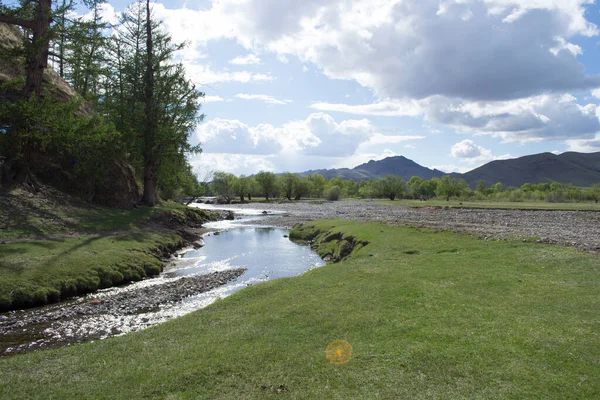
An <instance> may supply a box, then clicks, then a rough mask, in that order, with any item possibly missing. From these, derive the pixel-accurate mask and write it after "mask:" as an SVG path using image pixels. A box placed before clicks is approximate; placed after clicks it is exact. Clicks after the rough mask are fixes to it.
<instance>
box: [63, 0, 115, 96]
mask: <svg viewBox="0 0 600 400" xmlns="http://www.w3.org/2000/svg"><path fill="white" fill-rule="evenodd" d="M83 3H84V4H85V5H86V6H87V7H88V8H89V9H90V10H91V19H89V20H85V19H83V18H79V19H78V20H77V21H75V23H74V24H73V26H72V27H71V29H70V30H69V31H68V32H67V34H68V35H69V36H70V41H69V43H68V45H67V46H65V47H66V48H67V50H68V54H64V51H63V57H65V59H66V61H67V62H68V64H70V65H69V67H70V68H69V69H70V71H69V74H68V78H69V80H70V82H71V85H72V86H73V87H74V88H75V89H76V90H77V91H78V92H79V93H80V94H81V95H82V96H83V97H87V98H93V99H94V100H97V99H98V96H99V88H100V85H101V83H100V77H101V75H102V74H103V70H104V69H105V68H106V67H107V65H106V62H105V61H106V54H105V53H106V51H107V41H108V38H107V37H105V36H104V35H103V34H102V31H103V30H104V29H107V28H108V27H109V25H108V23H107V22H105V21H103V20H102V15H101V12H102V5H103V4H104V3H105V0H83ZM90 93H92V94H93V95H94V96H91V97H90V96H88V95H89V94H90Z"/></svg>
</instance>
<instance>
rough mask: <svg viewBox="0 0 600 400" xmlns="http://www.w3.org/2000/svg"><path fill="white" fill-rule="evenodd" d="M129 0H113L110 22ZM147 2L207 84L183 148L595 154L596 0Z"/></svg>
mask: <svg viewBox="0 0 600 400" xmlns="http://www.w3.org/2000/svg"><path fill="white" fill-rule="evenodd" d="M128 4H129V2H126V1H121V0H119V1H115V0H109V3H107V4H106V5H105V6H104V14H105V18H106V19H108V20H113V21H114V20H116V18H117V16H118V13H119V12H121V11H123V10H124V9H125V8H126V7H127V6H128ZM152 11H153V14H154V16H155V18H157V19H158V20H160V21H162V24H163V29H164V30H166V31H167V32H168V33H169V34H171V36H172V37H173V39H174V40H175V41H178V42H184V41H185V42H186V43H187V47H186V48H185V49H184V50H182V51H181V52H180V53H179V54H178V55H177V57H178V59H179V60H180V61H181V62H182V63H183V64H184V65H185V67H186V71H187V74H188V77H189V79H191V80H192V82H194V83H195V84H196V86H197V87H198V88H199V89H200V90H201V91H202V92H204V93H205V98H204V99H203V101H202V102H201V103H202V104H201V105H202V108H201V111H202V112H203V113H204V115H205V117H204V121H203V122H202V123H201V124H199V125H198V127H197V129H196V130H195V132H193V134H192V135H191V138H190V139H191V141H192V142H193V144H197V143H200V144H201V147H202V148H203V152H202V154H200V155H195V156H192V157H191V158H190V162H191V163H192V165H193V166H194V170H195V172H196V173H197V174H198V175H199V176H200V177H201V178H202V175H203V174H207V173H208V172H209V171H214V170H219V171H226V172H232V173H235V174H236V175H239V174H246V175H249V174H253V173H256V172H258V171H260V170H268V171H273V172H302V171H306V170H310V169H320V168H339V167H349V168H352V167H355V166H357V165H359V164H361V163H363V162H367V161H369V160H371V159H373V160H379V159H383V158H385V157H388V156H394V155H403V156H405V157H407V158H409V159H412V160H414V161H415V162H417V163H419V164H421V165H424V166H427V167H429V168H437V169H440V170H442V171H445V172H452V171H456V172H466V171H468V170H471V169H473V168H476V167H478V166H480V165H482V164H485V163H487V162H489V161H492V160H497V159H506V158H515V157H520V156H524V155H528V154H535V153H541V152H554V153H555V154H559V153H562V152H565V151H580V152H595V151H600V119H599V118H600V28H599V27H600V6H599V5H598V4H596V2H595V1H593V0H188V1H183V0H164V1H162V2H155V3H153V5H152Z"/></svg>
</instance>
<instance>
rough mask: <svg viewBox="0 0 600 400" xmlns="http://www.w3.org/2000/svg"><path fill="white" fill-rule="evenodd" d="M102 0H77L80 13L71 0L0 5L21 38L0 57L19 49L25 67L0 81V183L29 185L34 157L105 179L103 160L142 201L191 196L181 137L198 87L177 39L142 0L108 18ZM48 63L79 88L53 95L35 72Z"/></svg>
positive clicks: (192, 116) (189, 126)
mask: <svg viewBox="0 0 600 400" xmlns="http://www.w3.org/2000/svg"><path fill="white" fill-rule="evenodd" d="M103 3H104V1H103V0H83V3H82V4H80V5H83V6H85V7H86V8H87V10H88V13H87V16H86V17H83V16H81V15H77V14H76V13H75V12H74V10H75V6H76V3H75V2H74V1H73V0H59V1H58V2H57V3H53V1H52V0H21V1H20V2H19V3H18V4H17V5H15V6H5V5H0V22H1V23H6V24H10V25H12V26H15V27H18V29H19V33H20V34H21V35H22V36H23V39H24V40H23V45H22V46H21V47H20V48H15V49H11V50H10V54H2V56H3V57H13V59H14V58H15V57H18V59H20V60H22V62H23V65H24V71H25V74H24V76H23V77H22V78H19V79H15V80H13V81H10V82H5V83H4V84H3V85H2V87H0V95H3V99H2V100H4V99H5V98H9V97H10V100H11V101H2V102H1V104H0V156H2V157H0V186H2V187H5V188H9V187H14V186H15V185H18V184H22V183H23V182H27V181H29V182H32V183H34V184H35V180H36V178H35V174H34V173H33V172H32V165H34V164H35V160H36V159H39V156H40V155H42V156H44V157H47V158H50V159H52V161H53V162H55V163H57V164H59V165H62V166H63V168H65V169H67V170H68V172H69V173H71V174H73V175H74V176H75V178H76V179H79V180H84V181H85V180H88V181H90V180H102V179H109V178H110V177H108V176H107V171H110V169H111V165H113V164H114V163H127V164H129V165H131V166H133V168H134V169H135V172H136V177H137V179H138V181H140V183H142V185H143V196H142V199H141V203H142V204H144V205H150V206H152V205H155V204H156V203H157V201H158V199H159V196H163V197H174V196H176V195H177V194H178V193H185V194H197V193H198V190H199V184H198V182H197V178H196V177H195V175H194V174H193V173H192V168H191V166H190V164H189V162H188V158H187V157H188V156H189V155H190V154H194V153H198V152H200V151H201V149H200V147H199V146H191V145H190V143H189V140H188V139H189V136H190V134H191V133H192V132H193V129H194V128H195V126H196V125H197V124H198V123H199V122H200V121H201V120H202V118H203V115H202V114H201V113H200V102H199V101H200V100H201V98H202V97H203V96H204V94H203V93H202V92H201V91H199V90H198V89H197V88H196V86H195V85H194V84H193V83H192V82H191V81H190V80H189V79H188V78H187V77H186V74H185V70H184V67H183V65H182V64H181V63H179V62H176V60H175V55H176V53H177V51H179V50H181V49H182V48H183V47H184V45H183V44H181V43H174V42H173V41H172V39H171V37H170V36H169V35H168V34H166V33H165V31H164V30H163V29H162V28H161V24H160V23H159V22H158V21H157V20H156V19H155V18H154V17H153V15H152V9H151V3H150V1H149V0H138V1H136V2H134V3H133V4H131V5H130V6H129V7H128V8H127V9H126V10H125V11H124V12H123V13H122V15H121V18H120V21H119V23H117V24H115V25H111V24H109V23H108V22H107V21H104V20H103V18H102V12H101V11H102V6H103ZM50 64H51V65H52V66H53V67H54V69H55V71H56V73H57V74H58V75H59V76H60V77H61V78H63V79H64V80H65V81H66V82H67V83H68V84H69V85H70V86H71V87H72V88H74V89H75V91H76V92H77V93H78V96H76V97H74V98H72V99H68V101H66V102H65V101H59V100H57V99H56V98H55V97H53V88H52V85H48V84H46V82H45V81H44V79H43V76H44V73H45V72H46V70H47V69H48V67H49V65H50ZM15 93H17V94H18V96H16V97H15V96H14V94H15ZM9 94H11V95H9Z"/></svg>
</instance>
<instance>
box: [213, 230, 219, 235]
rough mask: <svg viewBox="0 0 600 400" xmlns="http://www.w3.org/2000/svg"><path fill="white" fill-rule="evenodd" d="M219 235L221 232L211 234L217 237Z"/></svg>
mask: <svg viewBox="0 0 600 400" xmlns="http://www.w3.org/2000/svg"><path fill="white" fill-rule="evenodd" d="M220 234H221V232H220V231H216V232H214V233H213V235H215V236H218V235H220Z"/></svg>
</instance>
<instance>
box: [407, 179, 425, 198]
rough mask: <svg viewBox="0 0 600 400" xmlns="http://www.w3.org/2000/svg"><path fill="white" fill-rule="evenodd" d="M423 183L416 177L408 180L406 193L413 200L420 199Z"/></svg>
mask: <svg viewBox="0 0 600 400" xmlns="http://www.w3.org/2000/svg"><path fill="white" fill-rule="evenodd" d="M422 183H423V179H421V178H420V177H418V176H413V177H411V178H410V179H409V180H408V183H407V186H408V193H409V194H410V196H411V197H412V198H413V199H420V198H421V196H422V195H423V193H422V191H421V184H422Z"/></svg>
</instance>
